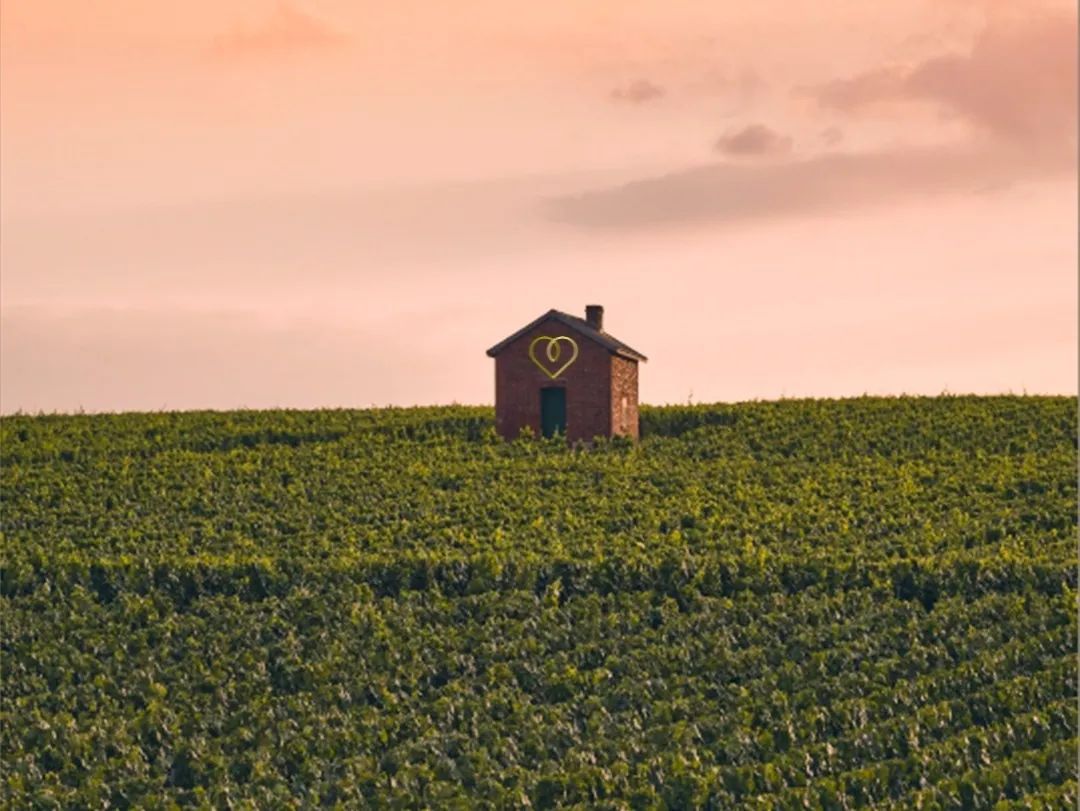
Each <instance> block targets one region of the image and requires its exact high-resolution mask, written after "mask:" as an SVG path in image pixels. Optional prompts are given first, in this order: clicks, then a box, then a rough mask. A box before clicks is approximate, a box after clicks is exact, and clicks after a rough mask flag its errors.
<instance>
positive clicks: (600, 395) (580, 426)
mask: <svg viewBox="0 0 1080 811" xmlns="http://www.w3.org/2000/svg"><path fill="white" fill-rule="evenodd" d="M541 335H547V336H550V337H557V336H559V335H568V336H570V337H571V338H573V339H574V340H575V341H576V342H577V345H578V357H577V360H575V361H574V362H573V363H572V364H571V365H570V366H569V367H568V368H567V369H566V371H564V372H562V373H561V374H559V375H558V377H557V378H556V379H554V380H552V379H551V378H550V377H548V376H547V375H546V374H544V372H543V371H541V370H540V369H539V368H537V366H536V364H535V363H533V361H532V360H531V359H530V357H529V344H530V343H532V341H533V339H534V338H536V337H538V336H541ZM545 347H546V344H545V343H541V344H538V345H537V347H536V353H537V355H538V356H539V357H541V359H543V350H544V348H545ZM567 351H569V350H568V348H567V346H566V344H562V353H563V354H561V355H560V359H559V361H557V362H556V363H555V364H548V365H549V366H555V367H556V368H557V367H558V366H561V365H562V363H565V361H566V360H569V357H568V356H567V355H566V354H565V353H566V352H567ZM611 360H612V355H611V353H610V352H609V351H608V350H607V349H605V348H604V347H602V346H600V345H599V344H597V343H596V342H594V341H591V340H589V339H588V338H585V337H583V336H581V335H579V334H578V333H577V332H576V331H574V330H573V329H571V328H569V327H567V326H566V325H565V324H563V323H562V322H560V321H556V320H554V319H547V320H545V321H542V322H541V323H540V324H538V325H537V326H536V327H534V328H533V329H531V330H529V332H527V333H525V334H524V335H521V336H519V337H518V338H517V339H516V340H514V341H513V342H512V343H510V344H509V345H507V346H506V347H504V348H503V350H502V351H501V352H500V353H499V354H498V355H497V356H496V358H495V428H496V430H497V431H498V432H499V434H500V435H501V436H503V437H505V438H507V439H514V438H516V437H517V436H518V432H519V431H520V430H521V429H522V427H524V426H526V425H528V426H530V427H531V428H532V430H533V432H534V433H535V434H536V435H537V436H540V434H541V427H540V390H541V389H542V388H544V387H546V386H563V387H565V388H566V435H567V438H568V439H569V440H570V441H571V442H573V441H575V440H579V439H585V440H589V439H592V438H593V437H594V436H608V435H610V433H611V428H612V399H611V395H612V390H611V381H612V370H613V367H612V364H611ZM636 381H637V372H636V370H635V371H634V382H635V384H636ZM633 414H634V424H635V429H636V424H637V392H636V390H635V392H634V409H633ZM635 435H636V430H635Z"/></svg>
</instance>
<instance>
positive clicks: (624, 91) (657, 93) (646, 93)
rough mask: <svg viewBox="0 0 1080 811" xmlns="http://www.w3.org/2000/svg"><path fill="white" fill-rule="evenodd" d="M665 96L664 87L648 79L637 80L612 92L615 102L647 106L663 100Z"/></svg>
mask: <svg viewBox="0 0 1080 811" xmlns="http://www.w3.org/2000/svg"><path fill="white" fill-rule="evenodd" d="M665 95H666V91H665V90H664V88H663V87H661V86H660V85H658V84H656V83H655V82H651V81H649V80H648V79H636V80H635V81H633V82H630V83H629V84H627V85H624V86H623V87H617V88H615V89H614V90H612V91H611V98H612V99H614V100H615V101H627V102H630V103H631V104H645V103H647V102H650V101H656V100H657V99H662V98H663V97H664V96H665Z"/></svg>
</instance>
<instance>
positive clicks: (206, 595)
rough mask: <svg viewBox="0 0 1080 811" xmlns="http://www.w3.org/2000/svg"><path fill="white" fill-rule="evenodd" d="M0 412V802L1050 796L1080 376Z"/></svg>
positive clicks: (1049, 800) (1068, 667) (1071, 609)
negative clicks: (940, 393)
mask: <svg viewBox="0 0 1080 811" xmlns="http://www.w3.org/2000/svg"><path fill="white" fill-rule="evenodd" d="M642 433H643V439H642V441H641V442H640V443H637V444H635V443H631V442H628V441H623V440H597V441H596V442H595V443H594V444H592V446H591V447H582V446H578V447H567V445H566V444H565V443H564V442H562V441H560V440H558V439H553V440H536V439H529V440H519V441H516V442H510V443H506V442H503V441H501V440H499V439H498V438H497V437H496V436H495V434H494V430H493V427H492V414H491V411H490V409H486V408H472V407H459V406H454V407H445V408H425V409H383V410H366V411H353V410H338V411H318V412H299V411H275V412H231V413H214V412H202V413H192V412H189V413H157V414H124V415H97V416H86V415H76V416H45V415H41V416H22V415H18V416H12V417H7V418H4V419H2V420H0V462H2V472H0V475H2V479H0V483H2V498H3V505H2V507H3V509H2V531H3V547H2V558H0V602H2V606H3V612H2V645H3V647H2V651H0V653H2V658H0V670H2V673H0V675H2V694H0V755H2V761H3V769H2V771H0V803H2V804H3V805H4V806H6V807H30V808H73V807H82V808H103V807H115V808H128V807H131V808H134V807H140V808H143V807H146V808H173V807H176V806H196V807H198V806H201V807H207V808H211V807H212V808H227V807H232V808H289V807H295V808H301V807H309V806H313V805H323V806H331V807H332V806H338V807H342V808H353V807H372V808H429V807H430V808H519V807H532V808H556V807H579V808H607V809H660V808H669V809H683V808H751V809H789V808H790V809H796V808H797V809H849V808H860V807H880V808H891V809H906V808H923V809H977V808H992V809H1066V808H1075V807H1076V805H1075V803H1076V789H1077V769H1076V763H1077V757H1076V756H1077V698H1076V684H1077V656H1076V647H1077V619H1076V557H1075V556H1076V517H1077V484H1076V469H1077V431H1076V404H1075V401H1074V400H1073V399H1069V398H1054V397H994V398H986V397H982V398H980V397H939V398H858V399H853V400H841V401H781V402H762V403H746V404H740V405H714V406H693V407H681V406H672V407H661V408H646V409H644V410H643V413H642Z"/></svg>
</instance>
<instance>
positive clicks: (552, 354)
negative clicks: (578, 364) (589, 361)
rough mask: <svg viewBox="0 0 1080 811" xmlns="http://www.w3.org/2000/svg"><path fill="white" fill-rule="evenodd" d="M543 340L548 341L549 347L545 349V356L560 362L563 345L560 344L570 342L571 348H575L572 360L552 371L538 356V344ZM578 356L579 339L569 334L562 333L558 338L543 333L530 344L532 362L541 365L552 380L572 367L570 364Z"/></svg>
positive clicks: (551, 361)
mask: <svg viewBox="0 0 1080 811" xmlns="http://www.w3.org/2000/svg"><path fill="white" fill-rule="evenodd" d="M541 341H547V347H546V348H545V349H544V356H545V357H547V359H548V362H549V363H558V362H559V357H560V356H561V355H562V346H560V344H561V343H562V342H563V341H566V343H568V344H570V349H571V350H573V354H572V355H570V360H568V361H567V362H566V363H564V364H563V365H562V366H560V367H559V368H558V369H556V370H555V371H554V372H552V371H551V370H549V369H548V367H547V366H545V365H544V363H543V361H541V360H540V359H539V358H538V357H536V345H537V344H538V343H540V342H541ZM577 356H578V346H577V341H575V340H574V339H573V338H571V337H570V336H569V335H560V336H558V337H557V338H552V337H551V336H549V335H541V336H540V337H538V338H533V340H532V343H531V344H529V357H530V358H532V362H533V363H535V364H536V365H537V366H539V367H540V368H541V369H542V370H543V372H544V374H546V375H547V376H548V377H550V378H551V379H552V380H554V379H555V378H557V377H558V376H559V375H561V374H562V373H563V372H565V371H566V370H567V369H568V368H570V364H571V363H573V362H574V361H575V360H577Z"/></svg>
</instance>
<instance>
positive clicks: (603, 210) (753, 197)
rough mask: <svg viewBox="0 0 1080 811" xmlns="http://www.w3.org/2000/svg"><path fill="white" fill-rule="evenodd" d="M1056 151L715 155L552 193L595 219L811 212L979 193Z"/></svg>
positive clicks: (663, 220) (563, 211) (699, 219)
mask: <svg viewBox="0 0 1080 811" xmlns="http://www.w3.org/2000/svg"><path fill="white" fill-rule="evenodd" d="M1067 168H1068V166H1067V164H1066V163H1064V162H1063V161H1062V159H1060V158H1056V157H1055V158H1050V157H1046V158H1039V157H1037V156H1027V155H1024V154H1022V153H1019V152H1015V151H1008V150H1002V149H991V148H986V149H982V150H976V149H972V148H970V147H968V146H967V145H962V146H957V147H951V148H942V147H927V148H923V149H896V150H884V151H879V152H867V153H848V154H844V153H831V154H826V155H822V156H819V157H815V158H810V159H807V160H800V161H786V162H778V163H757V164H741V163H719V164H713V165H709V166H701V167H697V168H693V169H688V170H685V171H682V172H675V173H672V174H668V175H663V176H660V177H654V178H647V179H643V180H639V181H636V182H633V183H627V184H625V185H622V186H617V187H614V188H608V189H601V190H598V191H591V192H586V193H584V194H578V195H572V196H563V197H559V198H556V199H553V200H550V201H549V203H548V208H547V212H548V215H549V216H550V217H551V218H552V219H553V220H555V221H558V222H564V223H569V224H573V225H578V226H584V227H592V228H628V229H632V228H648V227H655V226H663V225H678V224H686V223H710V224H723V223H733V222H739V221H745V220H750V219H765V218H777V217H790V216H794V215H814V214H818V213H823V212H830V211H837V210H843V209H854V208H861V207H865V206H870V205H880V204H883V203H888V202H894V201H897V200H900V199H903V198H908V197H916V196H921V197H929V196H933V195H938V194H946V193H967V194H970V193H976V192H979V191H980V190H983V189H985V188H987V187H988V186H995V185H996V186H1005V185H1008V184H1010V183H1013V182H1015V181H1017V180H1019V179H1025V178H1033V177H1048V176H1054V175H1059V174H1060V173H1061V172H1062V171H1063V170H1066V169H1067Z"/></svg>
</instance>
